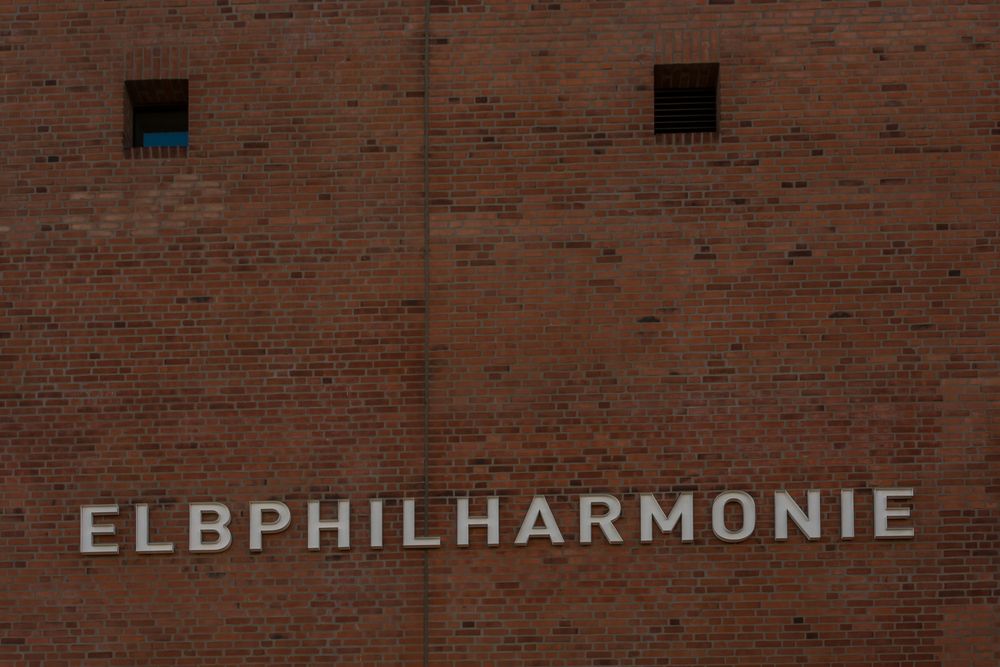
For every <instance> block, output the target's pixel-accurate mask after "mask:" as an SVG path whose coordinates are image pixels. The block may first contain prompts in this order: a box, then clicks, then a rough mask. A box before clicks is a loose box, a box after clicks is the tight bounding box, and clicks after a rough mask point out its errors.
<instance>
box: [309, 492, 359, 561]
mask: <svg viewBox="0 0 1000 667" xmlns="http://www.w3.org/2000/svg"><path fill="white" fill-rule="evenodd" d="M308 508H309V537H308V541H307V542H308V544H307V546H308V549H309V551H319V532H320V531H321V530H335V531H337V548H338V549H350V548H351V501H349V500H338V501H337V519H336V520H335V521H321V520H320V518H319V502H317V501H310V502H309V504H308Z"/></svg>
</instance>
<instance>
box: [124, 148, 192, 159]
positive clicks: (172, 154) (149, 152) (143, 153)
mask: <svg viewBox="0 0 1000 667" xmlns="http://www.w3.org/2000/svg"><path fill="white" fill-rule="evenodd" d="M187 154H188V147H187V146H135V147H130V148H126V149H125V157H126V158H129V159H146V158H178V157H187Z"/></svg>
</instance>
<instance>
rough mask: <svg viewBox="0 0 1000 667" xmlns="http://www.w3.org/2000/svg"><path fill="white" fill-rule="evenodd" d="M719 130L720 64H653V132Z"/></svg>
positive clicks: (700, 132)
mask: <svg viewBox="0 0 1000 667" xmlns="http://www.w3.org/2000/svg"><path fill="white" fill-rule="evenodd" d="M718 131H719V63H670V64H661V65H654V66H653V134H656V135H671V134H715V133H718Z"/></svg>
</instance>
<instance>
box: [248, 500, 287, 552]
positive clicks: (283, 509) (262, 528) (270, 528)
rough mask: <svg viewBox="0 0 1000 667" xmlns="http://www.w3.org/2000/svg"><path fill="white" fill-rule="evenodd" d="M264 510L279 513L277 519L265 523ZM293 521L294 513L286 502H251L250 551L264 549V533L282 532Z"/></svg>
mask: <svg viewBox="0 0 1000 667" xmlns="http://www.w3.org/2000/svg"><path fill="white" fill-rule="evenodd" d="M264 512H271V513H272V514H277V515H278V518H277V519H276V520H275V521H270V522H268V523H264ZM291 522H292V513H291V512H290V511H289V509H288V505H286V504H285V503H279V502H276V501H271V502H257V503H250V551H263V550H264V545H263V542H264V540H263V536H264V533H280V532H281V531H283V530H285V529H286V528H288V524H290V523H291Z"/></svg>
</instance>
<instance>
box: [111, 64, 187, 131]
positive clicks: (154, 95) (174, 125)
mask: <svg viewBox="0 0 1000 667" xmlns="http://www.w3.org/2000/svg"><path fill="white" fill-rule="evenodd" d="M125 90H126V92H127V94H128V109H127V118H126V146H132V147H152V146H176V147H187V145H188V82H187V79H145V80H139V81H126V82H125Z"/></svg>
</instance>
